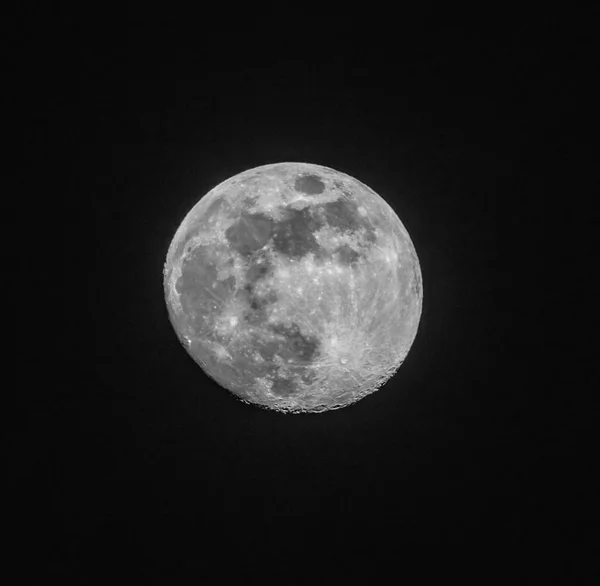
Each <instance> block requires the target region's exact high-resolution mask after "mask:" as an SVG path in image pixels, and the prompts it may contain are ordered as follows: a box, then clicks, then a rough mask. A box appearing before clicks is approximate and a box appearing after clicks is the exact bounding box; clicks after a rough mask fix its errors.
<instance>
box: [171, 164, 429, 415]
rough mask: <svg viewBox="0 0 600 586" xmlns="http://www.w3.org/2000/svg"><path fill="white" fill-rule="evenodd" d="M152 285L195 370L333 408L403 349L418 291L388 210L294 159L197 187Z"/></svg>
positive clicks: (306, 406)
mask: <svg viewBox="0 0 600 586" xmlns="http://www.w3.org/2000/svg"><path fill="white" fill-rule="evenodd" d="M164 287H165V297H166V303H167V308H168V311H169V315H170V319H171V322H172V324H173V327H174V329H175V331H176V333H177V335H178V336H179V339H180V340H181V342H182V343H183V345H184V347H185V348H186V350H187V352H188V353H189V354H190V355H191V357H192V358H193V359H194V360H195V361H196V362H197V363H198V364H199V365H200V366H201V367H202V369H203V370H204V371H205V372H206V373H207V374H208V375H209V376H210V377H211V378H212V379H214V380H215V381H217V382H218V383H219V384H220V385H221V386H223V387H224V388H226V389H228V390H229V391H231V392H232V393H233V394H234V395H236V396H237V397H238V398H239V399H241V400H243V401H245V402H248V403H252V404H255V405H259V406H262V407H267V408H270V409H275V410H278V411H285V412H322V411H327V410H330V409H337V408H340V407H345V406H347V405H350V404H352V403H354V402H356V401H358V400H359V399H361V398H363V397H365V396H366V395H368V394H369V393H372V392H373V391H375V390H377V389H378V388H380V387H381V386H382V385H383V384H384V383H385V382H386V381H387V380H388V379H389V378H390V377H391V376H392V375H393V374H394V373H395V372H396V370H397V369H398V368H399V367H400V365H401V364H402V362H403V361H404V359H405V358H406V355H407V354H408V352H409V350H410V347H411V345H412V343H413V341H414V338H415V335H416V333H417V328H418V324H419V319H420V316H421V308H422V298H423V297H422V285H421V270H420V267H419V261H418V258H417V255H416V252H415V248H414V246H413V244H412V242H411V239H410V237H409V235H408V232H407V231H406V229H405V228H404V226H403V225H402V222H401V221H400V219H399V218H398V216H397V215H396V213H395V212H394V210H393V209H392V208H391V207H390V206H389V205H388V204H387V203H386V202H385V201H384V200H383V199H382V198H381V197H380V196H378V195H377V194H376V193H375V192H374V191H373V190H371V189H370V188H369V187H367V186H366V185H364V184H363V183H361V182H360V181H358V180H356V179H354V178H353V177H350V176H348V175H346V174H344V173H340V172H338V171H335V170H333V169H330V168H328V167H322V166H319V165H313V164H308V163H277V164H272V165H265V166H261V167H256V168H254V169H250V170H248V171H244V172H242V173H240V174H238V175H236V176H234V177H231V178H230V179H228V180H226V181H224V182H223V183H221V184H220V185H217V186H216V187H215V188H214V189H212V190H211V191H210V192H209V193H208V194H206V195H205V196H204V197H203V198H202V199H200V201H199V202H198V203H197V204H196V205H195V206H194V207H193V208H192V209H191V210H190V212H189V213H188V214H187V216H186V217H185V219H184V220H183V222H182V223H181V226H180V227H179V229H178V230H177V232H176V233H175V236H174V238H173V241H172V243H171V246H170V248H169V251H168V254H167V259H166V263H165V267H164Z"/></svg>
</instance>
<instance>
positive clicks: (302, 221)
mask: <svg viewBox="0 0 600 586" xmlns="http://www.w3.org/2000/svg"><path fill="white" fill-rule="evenodd" d="M322 226H323V221H322V220H320V219H318V218H314V217H313V216H312V215H311V213H310V212H309V211H308V209H307V208H303V209H301V210H294V209H288V210H286V214H285V218H284V219H283V220H281V221H279V222H276V223H275V224H274V225H273V249H274V250H275V251H276V252H279V253H281V254H284V255H285V256H288V257H290V258H294V259H299V258H302V257H303V256H306V255H307V254H308V253H310V252H312V253H314V254H315V256H319V255H320V254H322V253H323V252H324V251H323V249H322V247H321V246H320V244H319V243H318V242H317V240H316V238H315V236H314V232H315V231H316V230H318V229H319V228H321V227H322Z"/></svg>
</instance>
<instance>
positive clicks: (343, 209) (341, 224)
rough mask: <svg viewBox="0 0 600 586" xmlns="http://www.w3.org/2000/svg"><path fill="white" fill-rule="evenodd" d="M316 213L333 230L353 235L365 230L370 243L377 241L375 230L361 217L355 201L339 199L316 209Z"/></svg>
mask: <svg viewBox="0 0 600 586" xmlns="http://www.w3.org/2000/svg"><path fill="white" fill-rule="evenodd" d="M316 213H317V215H318V217H320V218H322V220H323V221H324V222H325V223H326V224H328V225H329V226H331V227H332V228H337V229H338V230H340V231H341V232H350V233H352V234H355V233H357V232H359V231H360V230H362V229H364V230H365V239H366V240H367V241H368V242H375V240H376V235H375V228H374V227H373V225H372V224H371V222H370V221H369V219H368V218H365V217H363V216H361V215H360V213H359V212H358V205H357V203H356V202H355V201H354V200H353V199H337V200H335V201H331V202H329V203H326V204H323V205H321V206H319V207H318V208H317V209H316Z"/></svg>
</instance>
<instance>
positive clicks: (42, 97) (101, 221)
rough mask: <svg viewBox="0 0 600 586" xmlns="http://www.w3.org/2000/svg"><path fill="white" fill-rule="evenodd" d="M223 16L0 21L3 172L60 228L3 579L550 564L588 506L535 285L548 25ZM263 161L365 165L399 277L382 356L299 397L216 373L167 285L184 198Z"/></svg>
mask: <svg viewBox="0 0 600 586" xmlns="http://www.w3.org/2000/svg"><path fill="white" fill-rule="evenodd" d="M286 10H287V11H288V12H289V13H288V12H286ZM163 11H164V13H163ZM212 11H214V12H215V14H214V15H213V13H212ZM227 11H229V12H230V13H233V12H234V11H235V8H234V7H233V5H232V6H230V7H229V8H227V9H226V11H225V13H224V14H218V15H217V14H216V13H217V12H219V10H218V9H217V8H214V7H212V8H210V11H208V12H204V10H203V9H201V8H200V7H198V13H197V14H191V13H190V14H189V15H186V14H183V13H181V14H175V13H174V12H169V11H167V10H166V9H165V8H164V7H163V9H162V10H158V9H156V10H155V12H153V13H151V14H150V13H148V10H147V9H146V8H144V11H142V12H140V13H139V14H138V12H136V11H130V12H127V11H125V10H124V11H123V13H122V14H111V15H109V14H100V13H98V14H91V13H90V14H87V13H83V12H80V13H71V12H70V11H64V13H62V14H61V13H60V12H58V13H56V12H52V10H51V9H47V13H44V14H42V13H35V11H32V12H30V13H28V14H27V15H26V17H24V18H25V20H24V22H26V23H28V25H27V26H24V30H26V32H24V33H23V38H24V39H25V40H24V41H23V47H24V49H23V51H24V54H25V57H24V58H25V59H26V61H27V63H28V67H27V68H26V70H24V71H23V72H22V75H23V77H24V78H27V84H29V85H27V87H28V88H29V87H30V86H31V88H30V89H28V90H27V91H25V92H24V96H23V98H22V99H23V103H24V105H25V108H26V109H27V111H28V121H29V122H28V124H26V125H25V127H24V128H23V137H24V145H25V149H26V153H27V154H28V160H29V162H28V163H27V168H26V169H27V171H26V173H24V181H25V184H26V185H27V186H28V188H29V189H30V190H33V189H35V190H36V192H38V193H39V192H40V190H42V191H43V192H44V193H45V194H47V195H48V196H49V197H51V198H52V201H53V210H52V212H51V214H52V215H51V216H48V217H52V218H54V217H57V219H58V220H59V222H60V225H61V226H64V228H63V227H61V228H60V230H59V229H58V228H57V231H60V239H61V243H62V244H61V246H58V247H56V248H54V249H53V252H52V254H53V256H54V257H55V258H56V266H55V270H56V273H54V276H53V277H52V278H50V279H47V281H48V283H49V284H48V285H47V288H48V295H49V296H52V299H54V298H56V300H57V304H60V305H56V306H55V307H56V309H57V311H56V313H59V314H60V315H58V316H57V317H56V316H55V317H53V318H49V320H50V321H49V322H48V323H47V324H44V325H43V326H42V327H44V329H45V330H46V331H47V332H48V333H47V336H48V337H47V338H46V345H47V347H48V352H50V353H51V354H52V356H54V357H55V358H54V360H53V361H52V364H53V367H52V373H51V374H52V375H54V374H56V376H57V379H56V383H54V382H53V383H52V384H50V383H47V384H45V385H39V386H35V387H34V388H32V390H31V392H28V393H25V395H26V398H25V399H24V400H23V407H24V411H23V413H24V415H23V418H22V419H19V420H18V421H19V424H18V426H16V428H15V430H14V432H13V433H11V435H10V442H9V444H10V448H11V455H10V457H9V468H10V471H11V473H10V478H11V483H12V486H14V487H15V488H16V493H15V494H18V495H19V499H18V501H19V502H25V503H26V504H23V505H19V506H20V508H19V511H21V513H20V514H21V517H22V518H23V519H26V522H25V521H23V522H22V523H20V525H19V527H20V529H19V530H17V533H16V534H15V537H14V541H15V543H17V544H19V546H22V548H23V551H26V552H27V559H28V563H27V564H24V566H23V567H22V569H23V576H26V575H27V572H28V571H35V573H38V574H39V575H40V576H44V577H45V578H46V579H48V578H49V577H52V578H56V579H61V580H63V582H62V583H69V584H70V583H74V584H82V585H83V584H92V583H94V584H95V583H103V584H108V583H110V584H148V583H152V584H154V583H157V584H183V583H189V582H190V581H192V580H193V581H194V583H196V582H197V581H201V582H202V583H206V584H221V583H229V581H230V580H231V581H233V580H236V579H237V580H240V579H242V580H245V581H246V583H250V584H254V583H257V584H258V583H261V584H263V583H271V581H270V580H271V578H272V579H273V582H272V583H276V582H277V583H281V584H308V583H311V584H312V583H316V584H319V583H325V582H327V583H331V582H332V581H334V583H341V582H342V581H344V582H345V581H348V580H350V579H353V578H355V579H356V580H358V579H360V580H362V581H365V580H368V583H370V584H387V583H392V580H393V581H395V582H396V581H397V582H400V580H402V579H404V578H407V577H408V576H409V573H408V572H409V570H408V568H409V567H411V568H412V567H414V564H415V561H416V560H418V559H421V558H420V557H416V556H414V555H413V552H414V551H415V548H417V549H419V550H420V552H421V553H422V554H423V553H424V554H425V557H424V558H423V559H424V560H426V561H424V562H423V565H421V566H420V570H418V571H419V572H423V573H428V572H434V573H435V574H437V575H438V576H441V577H443V576H445V575H446V572H448V574H447V575H448V576H452V575H454V576H463V575H464V574H465V572H466V573H473V575H475V576H478V580H479V581H478V583H481V584H487V583H489V582H490V581H492V579H495V578H498V577H501V576H503V575H504V573H506V575H507V576H512V577H513V578H514V577H515V576H520V577H522V578H523V580H524V581H523V582H522V583H535V581H534V582H529V581H528V580H529V579H530V578H535V577H536V576H539V573H538V572H539V571H540V568H544V569H545V570H548V571H549V572H550V573H554V572H566V575H567V576H570V577H571V578H573V577H574V576H575V573H576V572H579V571H581V567H582V566H581V562H582V557H583V556H584V555H585V553H584V552H585V551H586V547H587V546H588V542H587V540H586V539H585V537H584V533H585V531H583V530H580V529H581V527H582V526H584V525H585V523H586V518H587V517H586V515H585V514H584V513H582V512H581V511H579V510H578V509H577V507H576V504H575V503H576V501H577V499H576V498H574V497H573V494H575V493H576V492H577V489H575V492H572V490H571V489H572V488H573V486H569V487H565V484H564V483H565V479H567V478H569V479H573V478H575V477H576V475H577V473H578V468H577V466H576V465H575V464H574V460H573V459H572V457H571V456H572V453H574V450H575V448H574V446H573V444H572V443H569V441H567V440H566V439H565V437H566V436H567V435H569V436H570V437H571V438H572V437H573V436H572V434H570V433H567V430H572V431H574V430H576V429H580V426H581V425H583V423H582V420H581V414H579V413H578V411H577V408H576V402H575V400H574V399H573V398H572V396H569V395H568V393H567V394H565V393H561V392H559V391H555V390H554V388H553V386H552V384H551V383H550V381H548V378H549V374H548V372H545V370H546V371H547V369H548V364H547V362H548V360H549V359H548V358H547V357H546V354H545V350H544V345H546V344H547V343H548V340H547V338H546V336H547V334H545V333H544V332H546V330H547V327H548V324H547V323H546V322H545V318H544V317H543V315H542V311H541V307H540V295H541V294H542V293H541V292H542V291H548V287H547V284H548V273H547V271H548V268H547V267H548V259H547V258H546V255H547V250H548V245H547V243H545V241H544V240H543V239H542V236H541V234H542V230H543V228H544V224H545V222H546V219H545V209H546V207H547V202H549V201H550V200H551V199H552V198H553V197H555V196H556V192H557V191H558V190H559V188H558V187H557V185H556V180H555V177H554V176H553V169H555V168H556V165H557V164H558V163H557V162H558V161H559V160H560V159H561V158H564V159H568V158H569V157H570V156H574V153H575V149H576V143H575V141H574V140H571V139H572V137H571V135H570V134H569V132H570V131H569V124H570V116H571V112H572V104H571V99H570V98H571V95H572V92H573V91H574V89H573V87H574V84H575V79H576V76H577V68H576V64H577V63H578V45H577V44H576V43H573V42H572V41H571V40H568V41H567V39H566V37H565V35H564V27H565V25H564V22H563V21H562V19H561V18H560V17H559V16H558V15H554V16H552V15H548V16H545V17H543V16H542V15H536V16H535V17H531V18H529V17H525V16H524V15H521V16H519V17H518V18H517V17H516V16H514V15H513V16H512V17H510V16H508V15H505V16H504V17H503V18H500V16H499V15H498V14H495V13H494V14H492V13H489V14H488V13H481V14H479V15H478V14H472V13H471V14H470V15H469V16H468V17H467V16H465V17H464V18H462V17H459V16H458V15H456V14H455V15H454V17H453V18H447V17H446V16H444V15H438V16H437V17H436V18H435V19H433V18H432V17H428V18H422V17H421V18H419V19H414V18H413V17H412V16H409V15H408V14H407V15H405V16H404V17H403V18H400V17H399V16H392V13H391V12H390V14H389V15H385V14H383V13H380V14H379V15H378V16H374V15H369V14H362V13H361V12H360V11H356V12H355V13H348V12H344V14H343V15H341V16H340V15H334V14H321V13H319V14H320V16H319V18H315V17H314V16H311V13H310V10H308V8H306V9H302V10H300V8H298V13H297V14H295V13H294V11H293V10H291V9H283V8H275V7H271V8H269V9H268V10H266V9H265V10H261V11H260V13H258V14H252V13H249V14H243V15H242V14H239V15H238V18H236V19H235V20H230V18H229V17H228V15H227ZM32 23H33V24H32ZM561 39H562V40H561ZM581 42H582V43H585V42H586V41H585V39H584V40H582V41H581ZM585 51H586V50H583V52H585ZM557 137H561V138H560V140H559V139H558V138H557ZM278 161H304V162H311V163H317V164H321V165H325V166H328V167H332V168H334V169H337V170H339V171H342V172H344V173H347V174H349V175H351V176H353V177H355V178H357V179H359V180H360V181H362V182H363V183H365V184H367V185H368V186H370V187H371V188H372V189H373V190H374V191H376V192H377V193H378V194H379V195H381V196H382V197H383V198H384V199H385V200H386V201H387V202H388V203H389V204H390V205H391V206H392V207H393V208H394V210H395V211H396V213H397V214H398V215H399V217H400V219H401V220H402V222H403V224H404V225H405V227H406V228H407V230H408V232H409V234H410V236H411V238H412V241H413V243H414V245H415V248H416V251H417V254H418V256H419V260H420V263H421V269H422V273H423V290H424V306H423V314H422V317H421V323H420V327H419V331H418V334H417V337H416V340H415V342H414V344H413V346H412V349H411V351H410V353H409V355H408V357H407V359H406V361H405V363H404V364H403V365H402V367H401V368H400V370H399V371H398V373H397V374H396V375H395V376H394V377H393V378H392V379H391V380H390V381H389V382H388V384H386V385H385V386H384V387H383V388H382V389H380V390H379V391H377V392H376V393H374V394H372V395H370V396H368V397H367V398H365V399H363V400H361V401H359V402H358V403H357V404H355V405H353V406H351V407H348V408H345V409H341V410H339V411H334V412H330V413H325V414H320V415H294V416H292V415H284V414H280V413H276V412H270V411H266V410H262V409H259V408H257V407H254V406H250V405H247V404H244V403H242V402H240V401H238V400H236V399H235V398H234V397H233V396H232V395H231V394H230V393H228V392H227V391H225V390H224V389H222V388H220V387H219V386H217V385H216V384H215V383H214V382H212V380H211V379H209V378H208V377H207V376H206V375H205V374H204V373H203V372H202V371H201V369H200V368H199V367H198V366H197V365H196V364H195V363H194V362H193V360H192V359H191V358H190V357H189V356H188V355H187V353H186V352H185V350H184V349H183V347H182V346H181V345H180V343H179V341H178V339H177V337H176V335H175V332H174V330H173V328H172V326H171V324H170V322H169V319H168V314H167V310H166V306H165V302H164V298H163V282H162V269H163V265H164V261H165V257H166V253H167V249H168V246H169V244H170V241H171V239H172V237H173V235H174V233H175V230H176V229H177V227H178V226H179V224H180V222H181V221H182V219H183V218H184V216H185V214H186V213H187V212H188V210H189V209H190V208H191V207H192V206H193V205H194V204H195V203H196V202H197V201H198V200H199V199H200V197H202V196H203V195H204V194H205V193H206V192H208V191H209V190H210V189H212V188H213V187H214V186H215V185H217V184H218V183H220V182H222V181H224V180H225V179H227V178H229V177H231V176H232V175H235V174H237V173H239V172H241V171H243V170H246V169H249V168H252V167H255V166H258V165H264V164H268V163H274V162H278ZM542 259H543V260H542ZM58 275H60V278H58ZM556 289H557V287H554V289H553V290H551V292H550V295H551V296H554V297H552V298H553V299H556V300H558V299H559V298H560V293H559V292H558V291H557V290H556ZM43 301H44V299H43V297H42V299H41V300H40V302H43ZM53 313H54V312H53ZM32 370H35V369H32ZM48 376H50V375H48ZM48 380H50V379H48ZM558 412H560V414H561V415H560V425H557V420H556V419H555V416H550V415H549V414H550V413H554V414H555V413H558ZM559 470H560V472H559ZM567 495H568V498H567ZM21 499H22V500H21ZM15 502H16V501H15ZM557 502H559V503H561V506H557ZM569 503H571V504H569ZM17 508H18V507H17ZM550 544H551V545H550ZM555 546H556V551H559V552H561V554H562V555H555V554H552V553H551V551H554V550H553V549H552V548H554V547H555ZM455 547H458V548H459V550H460V552H461V553H460V555H459V556H457V557H455V556H454V555H453V554H450V556H449V557H450V559H452V560H453V561H452V562H451V563H450V564H449V565H447V561H444V562H442V559H445V558H441V557H439V556H440V553H439V552H441V551H445V552H446V556H448V552H452V551H453V550H454V548H455ZM390 572H391V574H390ZM456 572H458V574H457V573H456ZM388 575H390V576H391V578H387V576H388ZM410 575H412V573H411V574H410ZM311 576H312V577H311ZM519 579H521V578H519ZM319 580H323V582H320V581H319ZM23 583H27V584H36V583H38V582H35V581H34V580H33V579H24V582H23ZM40 583H46V582H40ZM411 583H414V582H411ZM423 583H428V582H423ZM511 583H521V582H518V581H517V582H514V581H513V582H511ZM565 583H584V582H569V581H568V580H567V582H565Z"/></svg>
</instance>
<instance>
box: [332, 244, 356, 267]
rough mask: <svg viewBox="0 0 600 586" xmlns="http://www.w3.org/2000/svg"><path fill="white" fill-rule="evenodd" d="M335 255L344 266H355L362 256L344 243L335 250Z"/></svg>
mask: <svg viewBox="0 0 600 586" xmlns="http://www.w3.org/2000/svg"><path fill="white" fill-rule="evenodd" d="M334 255H335V256H336V258H337V260H338V262H339V263H340V264H341V265H344V266H354V265H355V264H356V263H357V262H358V259H359V258H360V254H359V253H358V252H356V250H354V248H352V247H351V246H348V245H347V244H342V246H340V247H339V248H337V249H336V250H335V251H334Z"/></svg>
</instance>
